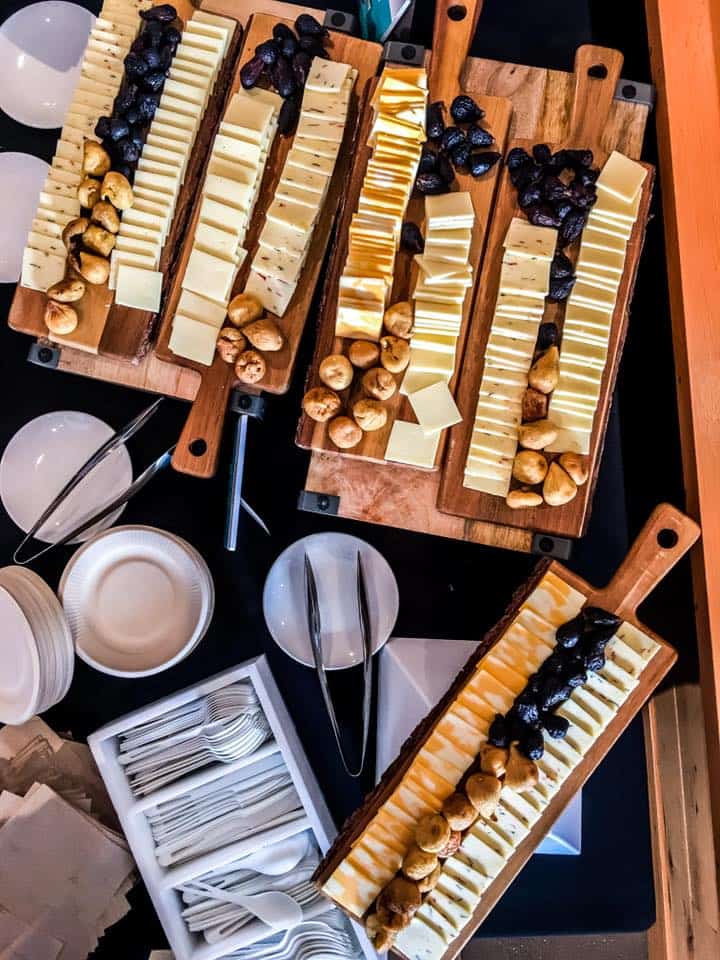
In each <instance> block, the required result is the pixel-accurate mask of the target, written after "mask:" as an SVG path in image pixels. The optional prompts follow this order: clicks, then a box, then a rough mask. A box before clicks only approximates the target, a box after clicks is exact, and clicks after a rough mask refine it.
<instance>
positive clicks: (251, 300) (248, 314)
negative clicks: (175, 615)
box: [227, 293, 263, 327]
mask: <svg viewBox="0 0 720 960" xmlns="http://www.w3.org/2000/svg"><path fill="white" fill-rule="evenodd" d="M227 312H228V320H229V321H230V323H232V324H234V325H235V326H236V327H244V326H245V324H247V323H252V321H253V320H257V319H258V318H259V317H261V316H262V315H263V305H262V304H261V303H260V301H259V300H258V298H257V297H256V296H254V294H252V293H239V294H238V295H237V296H236V297H233V298H232V300H231V301H230V304H229V305H228V311H227Z"/></svg>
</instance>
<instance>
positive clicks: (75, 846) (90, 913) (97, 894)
mask: <svg viewBox="0 0 720 960" xmlns="http://www.w3.org/2000/svg"><path fill="white" fill-rule="evenodd" d="M0 791H1V792H0V864H2V868H1V869H0V957H2V958H3V960H85V957H87V956H88V954H90V953H91V952H92V951H93V950H94V949H95V947H96V946H97V944H98V940H99V938H100V937H101V936H102V935H103V934H104V932H105V931H106V930H107V928H108V927H110V926H112V925H113V924H114V923H116V922H117V921H118V920H119V919H120V918H121V917H123V916H124V915H125V914H126V913H127V912H128V910H129V909H130V906H129V904H128V902H127V899H126V897H125V894H126V893H127V892H128V891H129V890H130V889H131V887H132V886H133V884H134V882H135V875H134V862H133V859H132V856H131V854H130V851H129V849H128V846H127V844H126V842H125V839H124V838H123V836H122V835H121V834H120V833H119V832H117V829H114V828H116V827H117V821H116V820H115V815H114V813H113V810H112V806H111V804H110V801H109V799H108V796H107V793H106V792H105V788H104V786H103V784H102V780H101V779H100V776H99V774H98V772H97V768H96V767H95V765H94V762H93V760H92V757H91V754H90V751H89V749H88V748H87V747H86V746H85V745H84V744H79V743H73V742H72V741H69V740H64V739H62V738H61V737H58V736H57V735H56V734H55V733H54V732H53V731H52V730H51V729H50V728H49V727H48V726H47V725H46V724H44V723H43V722H42V721H41V720H39V719H37V718H34V719H32V720H30V721H28V722H27V723H25V724H23V725H22V726H19V727H5V728H3V729H2V730H0Z"/></svg>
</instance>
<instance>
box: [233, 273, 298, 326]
mask: <svg viewBox="0 0 720 960" xmlns="http://www.w3.org/2000/svg"><path fill="white" fill-rule="evenodd" d="M295 289H296V287H295V284H294V283H286V282H285V281H284V280H278V279H277V278H276V277H269V276H265V275H263V274H261V273H259V272H258V271H256V270H254V269H251V270H250V275H249V276H248V279H247V283H246V284H245V292H246V293H252V294H254V295H255V296H256V297H257V298H258V300H259V301H260V303H262V305H263V306H264V307H265V309H266V310H269V311H270V313H274V314H275V316H276V317H282V316H284V314H285V311H286V310H287V308H288V306H289V304H290V301H291V300H292V296H293V294H294V293H295Z"/></svg>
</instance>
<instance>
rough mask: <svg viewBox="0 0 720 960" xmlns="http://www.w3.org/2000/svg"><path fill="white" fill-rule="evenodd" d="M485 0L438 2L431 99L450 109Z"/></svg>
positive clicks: (443, 0)
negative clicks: (439, 101)
mask: <svg viewBox="0 0 720 960" xmlns="http://www.w3.org/2000/svg"><path fill="white" fill-rule="evenodd" d="M481 10H482V0H460V2H458V0H437V2H436V4H435V23H434V25H433V46H432V59H431V61H430V96H431V99H432V100H444V101H445V106H447V107H449V106H450V103H451V101H452V100H453V98H454V97H455V96H456V95H457V94H458V93H459V92H460V76H461V74H462V71H463V68H464V66H465V61H466V60H467V57H468V54H469V52H470V44H471V43H472V41H473V37H474V36H475V28H476V27H477V22H478V17H479V16H480V11H481Z"/></svg>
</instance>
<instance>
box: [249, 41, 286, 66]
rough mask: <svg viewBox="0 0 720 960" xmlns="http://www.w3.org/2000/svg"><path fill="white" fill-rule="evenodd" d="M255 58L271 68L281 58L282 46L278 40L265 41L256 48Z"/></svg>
mask: <svg viewBox="0 0 720 960" xmlns="http://www.w3.org/2000/svg"><path fill="white" fill-rule="evenodd" d="M255 56H256V57H260V59H261V60H262V62H263V63H267V64H268V65H270V66H271V65H272V64H273V63H275V61H276V60H277V58H278V57H279V56H280V44H279V43H278V42H277V40H264V41H263V42H262V43H259V44H258V45H257V46H256V47H255Z"/></svg>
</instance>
